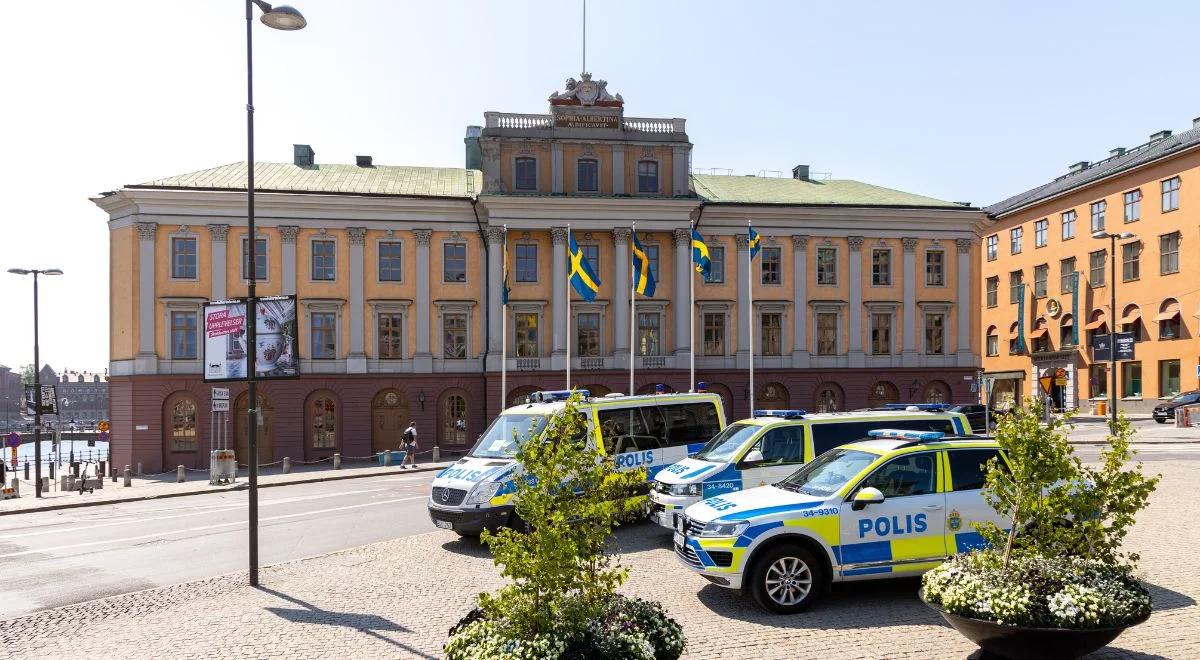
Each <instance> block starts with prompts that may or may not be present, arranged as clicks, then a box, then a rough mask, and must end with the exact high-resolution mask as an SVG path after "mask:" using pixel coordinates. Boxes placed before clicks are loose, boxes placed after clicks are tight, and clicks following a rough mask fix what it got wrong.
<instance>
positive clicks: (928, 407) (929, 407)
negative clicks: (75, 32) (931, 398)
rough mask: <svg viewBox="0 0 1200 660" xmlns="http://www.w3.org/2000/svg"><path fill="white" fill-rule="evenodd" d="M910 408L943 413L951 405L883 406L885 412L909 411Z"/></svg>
mask: <svg viewBox="0 0 1200 660" xmlns="http://www.w3.org/2000/svg"><path fill="white" fill-rule="evenodd" d="M909 408H916V409H917V410H924V411H925V412H942V411H944V410H948V409H949V408H950V404H948V403H885V404H883V409H884V410H908V409H909Z"/></svg>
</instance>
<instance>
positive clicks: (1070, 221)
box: [1062, 211, 1075, 241]
mask: <svg viewBox="0 0 1200 660" xmlns="http://www.w3.org/2000/svg"><path fill="white" fill-rule="evenodd" d="M1062 238H1063V240H1064V241H1066V240H1070V239H1072V238H1075V212H1074V211H1066V212H1065V213H1063V214H1062Z"/></svg>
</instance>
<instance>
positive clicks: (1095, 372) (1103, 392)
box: [1088, 364, 1108, 399]
mask: <svg viewBox="0 0 1200 660" xmlns="http://www.w3.org/2000/svg"><path fill="white" fill-rule="evenodd" d="M1088 384H1089V385H1090V386H1091V387H1090V390H1089V391H1090V392H1091V393H1092V398H1093V399H1103V398H1105V397H1107V396H1108V365H1106V364H1093V365H1092V366H1091V368H1090V369H1089V370H1088Z"/></svg>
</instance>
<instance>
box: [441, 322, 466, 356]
mask: <svg viewBox="0 0 1200 660" xmlns="http://www.w3.org/2000/svg"><path fill="white" fill-rule="evenodd" d="M442 357H444V358H446V359H448V360H465V359H466V358H467V315H466V314H443V315H442Z"/></svg>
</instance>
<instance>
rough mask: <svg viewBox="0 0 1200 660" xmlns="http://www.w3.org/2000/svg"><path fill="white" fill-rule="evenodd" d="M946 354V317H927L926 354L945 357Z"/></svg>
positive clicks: (927, 315) (931, 315)
mask: <svg viewBox="0 0 1200 660" xmlns="http://www.w3.org/2000/svg"><path fill="white" fill-rule="evenodd" d="M945 352H946V315H945V314H926V315H925V354H926V355H943V354H945Z"/></svg>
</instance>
